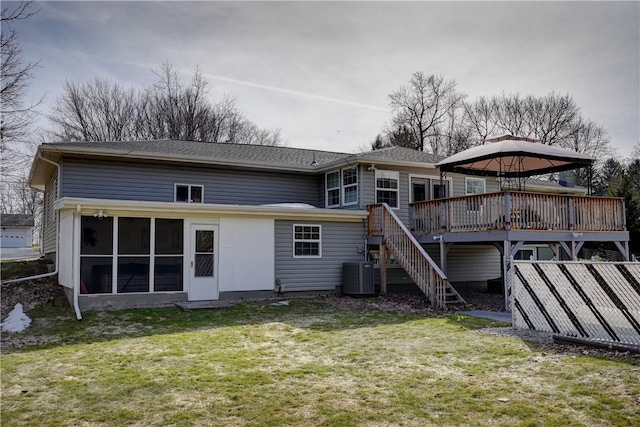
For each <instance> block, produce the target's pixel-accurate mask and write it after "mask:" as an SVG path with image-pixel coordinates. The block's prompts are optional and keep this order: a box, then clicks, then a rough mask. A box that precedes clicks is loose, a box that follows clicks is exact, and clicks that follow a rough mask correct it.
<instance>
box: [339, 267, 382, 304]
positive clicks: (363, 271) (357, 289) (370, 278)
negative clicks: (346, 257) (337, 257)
mask: <svg viewBox="0 0 640 427" xmlns="http://www.w3.org/2000/svg"><path fill="white" fill-rule="evenodd" d="M373 265H374V264H373V263H372V262H368V261H360V262H345V263H344V264H342V267H343V269H342V293H343V294H345V295H353V296H365V295H375V293H376V287H375V281H374V278H375V270H374V267H373Z"/></svg>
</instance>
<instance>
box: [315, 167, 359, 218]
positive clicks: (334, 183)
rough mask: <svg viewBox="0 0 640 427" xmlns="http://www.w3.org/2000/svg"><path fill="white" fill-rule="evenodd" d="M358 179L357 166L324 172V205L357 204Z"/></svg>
mask: <svg viewBox="0 0 640 427" xmlns="http://www.w3.org/2000/svg"><path fill="white" fill-rule="evenodd" d="M358 181H359V173H358V166H352V167H348V168H343V169H338V170H334V171H331V172H327V173H325V174H324V182H325V207H327V208H337V207H340V206H353V205H357V204H358V200H359V194H358Z"/></svg>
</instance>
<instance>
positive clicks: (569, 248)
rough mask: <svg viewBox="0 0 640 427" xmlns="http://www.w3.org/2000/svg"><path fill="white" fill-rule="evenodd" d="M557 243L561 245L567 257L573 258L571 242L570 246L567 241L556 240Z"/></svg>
mask: <svg viewBox="0 0 640 427" xmlns="http://www.w3.org/2000/svg"><path fill="white" fill-rule="evenodd" d="M558 243H560V246H562V249H564V251H565V253H566V254H567V255H569V257H570V258H571V259H572V260H573V242H572V245H571V247H569V245H567V242H558ZM574 261H575V260H574Z"/></svg>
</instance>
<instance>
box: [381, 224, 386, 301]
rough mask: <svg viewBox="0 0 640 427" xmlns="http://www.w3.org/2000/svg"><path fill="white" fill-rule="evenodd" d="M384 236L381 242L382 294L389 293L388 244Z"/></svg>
mask: <svg viewBox="0 0 640 427" xmlns="http://www.w3.org/2000/svg"><path fill="white" fill-rule="evenodd" d="M384 240H385V238H384V236H383V237H382V243H381V244H380V295H386V294H387V245H386V244H385V243H384Z"/></svg>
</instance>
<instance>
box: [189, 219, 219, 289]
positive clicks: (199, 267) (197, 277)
mask: <svg viewBox="0 0 640 427" xmlns="http://www.w3.org/2000/svg"><path fill="white" fill-rule="evenodd" d="M189 252H190V255H191V263H190V270H191V271H190V272H189V301H205V300H216V299H218V226H217V225H206V224H192V225H191V247H190V248H189Z"/></svg>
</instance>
